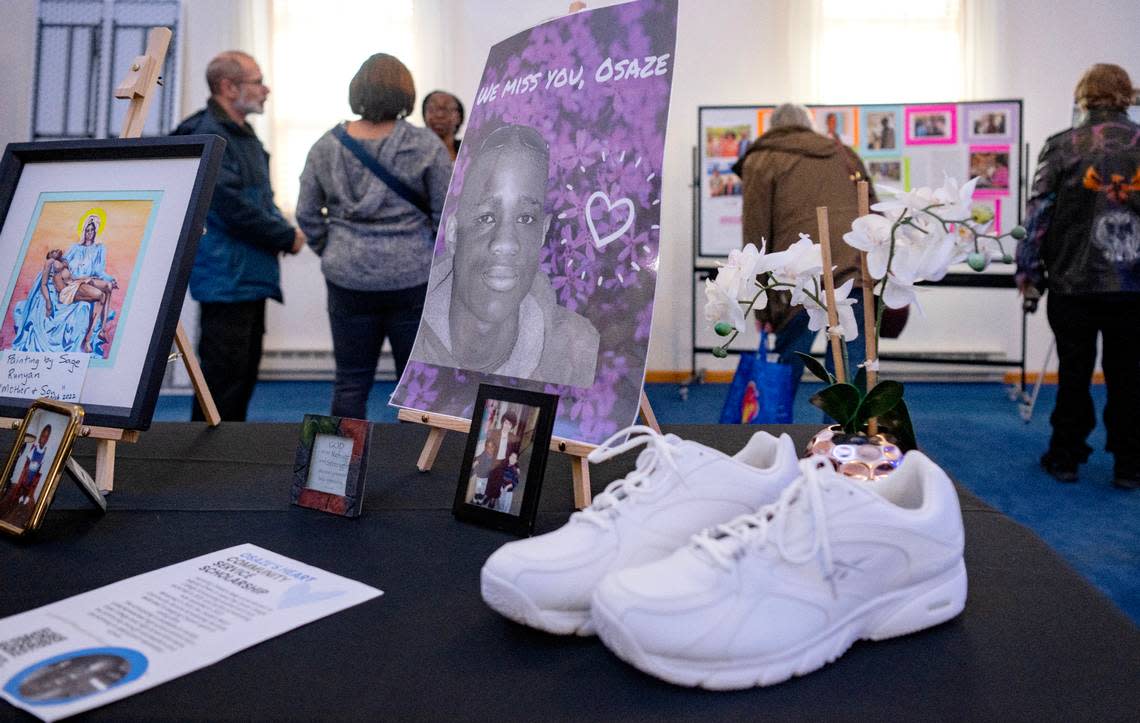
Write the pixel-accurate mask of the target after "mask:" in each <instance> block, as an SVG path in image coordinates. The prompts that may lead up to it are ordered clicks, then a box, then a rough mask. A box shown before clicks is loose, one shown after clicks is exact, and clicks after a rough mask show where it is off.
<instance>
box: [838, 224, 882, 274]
mask: <svg viewBox="0 0 1140 723" xmlns="http://www.w3.org/2000/svg"><path fill="white" fill-rule="evenodd" d="M892 225H893V224H892V222H891V221H890V219H887V218H885V217H883V216H878V215H874V214H871V215H867V216H860V217H859V218H857V219H855V221H854V223H852V224H851V230H850V231H848V232H847V233H845V234H843V240H844V241H846V242H847V245H848V246H853V247H855V248H857V249H859V250H860V251H865V252H867V270H868V271H869V272H870V273H871V277H872V278H875V279H881V278H883V277H884V276H886V274H887V262H888V261H889V259H890V254H891V226H892Z"/></svg>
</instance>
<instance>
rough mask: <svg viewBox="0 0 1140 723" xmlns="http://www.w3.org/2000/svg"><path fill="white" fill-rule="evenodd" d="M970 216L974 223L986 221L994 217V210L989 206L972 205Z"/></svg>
mask: <svg viewBox="0 0 1140 723" xmlns="http://www.w3.org/2000/svg"><path fill="white" fill-rule="evenodd" d="M970 218H972V219H974V223H988V222H990V221H992V220H993V218H994V210H993V209H992V208H990V207H989V206H974V207H973V208H972V209H970Z"/></svg>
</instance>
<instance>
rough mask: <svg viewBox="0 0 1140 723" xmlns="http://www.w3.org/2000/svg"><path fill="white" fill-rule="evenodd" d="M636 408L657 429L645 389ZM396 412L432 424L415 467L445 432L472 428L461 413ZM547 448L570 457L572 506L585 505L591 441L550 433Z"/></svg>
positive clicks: (431, 457) (426, 460)
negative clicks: (451, 414) (452, 414)
mask: <svg viewBox="0 0 1140 723" xmlns="http://www.w3.org/2000/svg"><path fill="white" fill-rule="evenodd" d="M637 408H638V412H640V414H641V416H642V417H643V418H644V419H645V423H646V424H647V425H649V426H650V427H651V428H652V429H653V430H654V431H656V432H658V433H660V432H661V427H660V426H659V425H658V424H657V416H656V415H654V414H653V408H652V407H651V406H649V398H648V397H646V396H645V390H644V389H643V390H642V391H641V400H640V402H639V403H638V405H637ZM396 416H397V417H398V418H399V419H400V421H403V422H413V423H415V424H423V425H426V426H428V427H430V428H431V429H430V430H429V431H428V438H427V441H425V442H424V448H423V450H421V451H420V458H419V460H418V461H417V462H416V469H418V470H419V471H421V472H427V471H428V470H430V469H431V467H432V465H433V464H435V457H436V455H437V454H439V448H440V445H442V444H443V435H444V434H446V433H447V432H462V433H463V434H468V433H469V432H470V431H471V422H469V421H467V420H466V419H463V418H461V417H449V416H447V415H445V414H432V413H429V412H417V411H415V410H414V409H401V410H400V411H399V413H398V414H397V415H396ZM550 451H551V452H558V453H559V454H565V455H566V456H568V457H569V458H570V474H571V476H572V477H573V485H574V506H575V507H577V508H578V509H582V508H583V507H588V506H589V505H590V499H591V497H592V493H591V492H590V462H589V461H588V460H587V459H586V457H587V455H589V454H590V452H592V451H594V445H592V444H586V443H585V442H575V441H573V440H570V439H563V438H562V437H551V439H550Z"/></svg>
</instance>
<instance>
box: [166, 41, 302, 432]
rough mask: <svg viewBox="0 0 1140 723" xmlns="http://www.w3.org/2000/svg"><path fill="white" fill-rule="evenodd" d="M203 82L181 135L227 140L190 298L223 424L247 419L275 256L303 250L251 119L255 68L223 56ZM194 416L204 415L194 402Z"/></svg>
mask: <svg viewBox="0 0 1140 723" xmlns="http://www.w3.org/2000/svg"><path fill="white" fill-rule="evenodd" d="M206 82H207V83H208V84H209V86H210V99H209V101H207V103H206V107H205V108H204V109H202V110H200V111H198V112H197V113H195V114H194V115H192V116H190V117H189V118H187V119H186V120H184V121H182V124H181V125H179V126H178V128H177V129H175V131H174V134H175V135H187V134H195V133H213V134H215V135H219V136H222V137H223V138H225V139H226V150H225V155H224V156H223V158H222V168H221V171H220V172H219V174H218V181H217V185H216V186H215V187H214V198H213V201H211V203H210V212H209V214H208V215H207V216H206V233H205V234H204V235H203V236H202V240H201V241H200V242H199V244H198V255H197V257H196V258H195V259H194V269H193V271H191V273H190V295H191V296H193V297H194V299H195V300H196V301H198V302H199V304H200V305H201V326H200V329H201V338H200V339H199V341H198V356H199V357H200V360H201V362H202V373H203V374H204V375H205V377H206V383H207V384H208V385H209V387H210V391H211V392H212V393H213V395H214V401H215V402H216V403H217V405H218V411H219V412H220V413H221V415H222V419H224V420H227V421H237V422H241V421H245V416H246V410H247V408H248V406H249V398H250V396H251V395H252V394H253V387H254V385H255V384H256V383H257V370H258V366H259V365H260V364H261V343H262V337H263V336H264V334H265V300H266V299H276V300H277V301H281V300H282V298H281V283H280V282H281V270H280V267H279V266H278V263H277V255H278V254H280V253H290V254H295V253H297V252H298V251H300V250H301V248H302V247H303V246H304V245H305V237H304V235H303V234H302V233H301V231H300V230H299V229H297V228H294V227H293V226H292V225H291V224H290V223H289V222H288V221H286V220H285V217H284V216H282V215H281V211H280V209H278V208H277V206H276V204H274V203H273V189H272V188H271V187H270V184H269V154H268V153H267V152H266V151H265V148H264V146H262V145H261V141H260V140H259V139H258V137H257V134H256V133H254V132H253V128H252V127H250V125H249V124H248V123H246V120H245V119H246V116H248V115H249V114H250V113H261V112H262V111H263V110H264V106H265V99H266V97H267V96H268V95H269V87H268V86H266V85H265V82H264V79H263V77H262V75H261V69H260V68H259V67H258V65H257V62H256V61H254V59H253V58H252V57H250V56H249V55H247V54H245V53H243V52H240V51H236V50H231V51H227V52H225V53H221V54H220V55H218V56H217V57H215V58H214V59H213V60H211V61H210V64H209V65H208V66H207V67H206ZM192 416H193V419H195V420H202V419H204V418H205V417H204V416H203V414H202V410H201V409H200V408H199V407H198V405H197V404H196V403H195V404H194V409H193V415H192Z"/></svg>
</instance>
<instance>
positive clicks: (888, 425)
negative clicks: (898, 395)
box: [879, 399, 918, 450]
mask: <svg viewBox="0 0 1140 723" xmlns="http://www.w3.org/2000/svg"><path fill="white" fill-rule="evenodd" d="M879 426H880V427H881V428H882V430H883V431H884V432H886V433H888V434H890V435H891V436H893V437H894V438H895V439H896V440H897V441H898V443H899V446H900V447H902V448H903V449H904V450H911V449H918V442H917V441H916V440H915V437H914V426H913V425H912V424H911V421H910V412H909V411H907V408H906V402H905V401H904V400H902V399H900V400H899V401H898V403H896V404H895V406H894V407H892V408H891V410H890V411H889V412H887V413H886V414H882V415H880V416H879Z"/></svg>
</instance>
